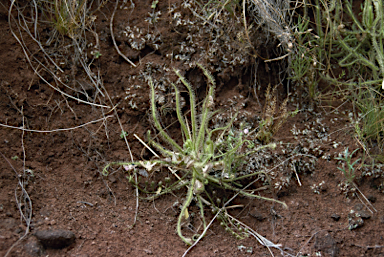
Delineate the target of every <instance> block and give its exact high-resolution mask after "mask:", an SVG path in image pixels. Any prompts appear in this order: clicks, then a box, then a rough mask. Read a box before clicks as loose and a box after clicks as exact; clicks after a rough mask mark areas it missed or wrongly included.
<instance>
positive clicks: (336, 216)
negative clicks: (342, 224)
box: [331, 214, 340, 221]
mask: <svg viewBox="0 0 384 257" xmlns="http://www.w3.org/2000/svg"><path fill="white" fill-rule="evenodd" d="M331 218H332V219H333V220H334V221H339V220H340V215H338V214H332V215H331Z"/></svg>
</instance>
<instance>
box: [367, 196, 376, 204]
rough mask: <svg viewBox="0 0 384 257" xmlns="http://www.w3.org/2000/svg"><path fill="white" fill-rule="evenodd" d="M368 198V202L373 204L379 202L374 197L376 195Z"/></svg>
mask: <svg viewBox="0 0 384 257" xmlns="http://www.w3.org/2000/svg"><path fill="white" fill-rule="evenodd" d="M367 198H368V200H369V201H370V202H371V203H375V202H376V200H377V198H376V196H374V195H369V196H368V197H367Z"/></svg>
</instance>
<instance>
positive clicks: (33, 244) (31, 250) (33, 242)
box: [24, 236, 44, 256]
mask: <svg viewBox="0 0 384 257" xmlns="http://www.w3.org/2000/svg"><path fill="white" fill-rule="evenodd" d="M24 249H25V251H26V252H27V253H28V254H29V255H30V256H41V255H43V254H44V248H43V246H42V245H41V243H40V242H39V240H37V238H36V237H34V236H31V237H30V238H28V240H27V242H26V243H25V245H24Z"/></svg>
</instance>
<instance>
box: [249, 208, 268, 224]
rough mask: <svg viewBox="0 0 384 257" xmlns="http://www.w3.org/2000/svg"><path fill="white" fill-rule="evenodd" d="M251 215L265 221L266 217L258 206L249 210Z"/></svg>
mask: <svg viewBox="0 0 384 257" xmlns="http://www.w3.org/2000/svg"><path fill="white" fill-rule="evenodd" d="M249 215H251V216H252V217H254V218H255V219H257V220H258V221H263V219H265V217H264V216H263V215H262V214H261V213H260V212H259V211H258V210H257V209H256V208H252V210H251V211H250V212H249Z"/></svg>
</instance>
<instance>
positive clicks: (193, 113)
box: [174, 70, 197, 150]
mask: <svg viewBox="0 0 384 257" xmlns="http://www.w3.org/2000/svg"><path fill="white" fill-rule="evenodd" d="M174 71H175V73H176V75H177V76H178V77H179V78H180V80H181V82H182V83H183V84H184V86H185V87H186V88H187V90H188V94H189V102H190V103H189V104H190V111H191V124H192V138H193V141H194V140H195V139H196V129H197V115H196V97H195V92H194V91H193V89H192V86H191V84H190V83H189V82H188V81H187V80H186V79H185V78H184V77H183V76H182V75H181V74H180V72H179V71H178V70H174ZM194 147H195V146H194ZM194 150H196V148H195V149H194Z"/></svg>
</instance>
